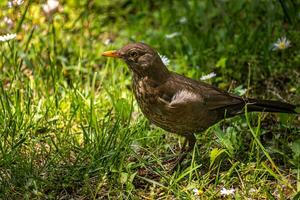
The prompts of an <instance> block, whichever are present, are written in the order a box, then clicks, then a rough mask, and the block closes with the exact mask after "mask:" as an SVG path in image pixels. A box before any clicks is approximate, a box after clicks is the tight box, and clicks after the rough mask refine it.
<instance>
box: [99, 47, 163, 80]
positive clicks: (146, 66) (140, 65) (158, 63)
mask: <svg viewBox="0 0 300 200" xmlns="http://www.w3.org/2000/svg"><path fill="white" fill-rule="evenodd" d="M102 56H107V57H114V58H121V59H123V60H124V61H125V62H126V64H127V65H128V66H129V68H130V69H131V70H132V72H133V73H134V74H135V75H137V76H139V77H144V76H148V77H150V78H159V77H161V76H163V74H167V73H168V70H167V68H166V66H165V65H164V64H163V62H162V60H161V58H160V56H159V55H158V53H157V52H156V51H155V50H154V49H153V48H151V47H150V46H148V45H146V44H144V43H132V44H128V45H126V46H124V47H122V48H121V49H119V50H113V51H106V52H104V53H102Z"/></svg>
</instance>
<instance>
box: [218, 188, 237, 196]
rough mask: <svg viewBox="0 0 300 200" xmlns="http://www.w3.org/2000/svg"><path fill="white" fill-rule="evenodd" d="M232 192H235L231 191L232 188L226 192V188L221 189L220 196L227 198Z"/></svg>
mask: <svg viewBox="0 0 300 200" xmlns="http://www.w3.org/2000/svg"><path fill="white" fill-rule="evenodd" d="M234 192H235V189H233V188H231V189H229V190H227V189H226V188H222V190H221V195H222V196H228V195H232V194H234Z"/></svg>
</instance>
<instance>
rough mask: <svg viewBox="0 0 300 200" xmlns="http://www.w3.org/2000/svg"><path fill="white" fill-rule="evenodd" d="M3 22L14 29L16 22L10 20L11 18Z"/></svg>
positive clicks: (6, 18)
mask: <svg viewBox="0 0 300 200" xmlns="http://www.w3.org/2000/svg"><path fill="white" fill-rule="evenodd" d="M3 21H4V22H5V24H6V25H7V26H9V27H10V28H12V27H13V26H14V22H13V20H12V19H10V18H9V17H4V19H3Z"/></svg>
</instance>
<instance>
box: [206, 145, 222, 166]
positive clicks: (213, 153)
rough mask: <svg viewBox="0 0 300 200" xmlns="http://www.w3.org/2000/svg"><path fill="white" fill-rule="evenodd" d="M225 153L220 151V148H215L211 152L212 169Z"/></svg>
mask: <svg viewBox="0 0 300 200" xmlns="http://www.w3.org/2000/svg"><path fill="white" fill-rule="evenodd" d="M224 152H225V149H218V148H214V149H212V150H211V152H210V166H209V167H212V165H213V164H214V163H215V161H216V159H217V158H218V157H219V156H220V155H221V154H222V153H224Z"/></svg>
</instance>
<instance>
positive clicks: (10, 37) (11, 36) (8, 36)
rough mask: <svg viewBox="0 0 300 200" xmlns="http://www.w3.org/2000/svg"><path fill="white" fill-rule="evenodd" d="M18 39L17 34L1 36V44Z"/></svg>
mask: <svg viewBox="0 0 300 200" xmlns="http://www.w3.org/2000/svg"><path fill="white" fill-rule="evenodd" d="M16 37H17V34H15V33H13V34H6V35H1V36H0V42H6V41H9V40H12V39H15V38H16Z"/></svg>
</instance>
